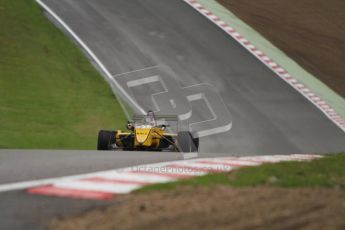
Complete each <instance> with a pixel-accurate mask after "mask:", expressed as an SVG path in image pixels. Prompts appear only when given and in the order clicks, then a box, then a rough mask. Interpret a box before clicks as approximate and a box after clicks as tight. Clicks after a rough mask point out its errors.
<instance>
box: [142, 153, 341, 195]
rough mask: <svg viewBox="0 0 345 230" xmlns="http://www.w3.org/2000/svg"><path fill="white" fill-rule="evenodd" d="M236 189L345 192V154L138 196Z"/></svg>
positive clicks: (214, 176)
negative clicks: (219, 187)
mask: <svg viewBox="0 0 345 230" xmlns="http://www.w3.org/2000/svg"><path fill="white" fill-rule="evenodd" d="M214 185H228V186H233V187H255V186H279V187H328V188H332V187H337V188H340V189H345V153H343V154H337V155H332V156H327V157H324V158H321V159H317V160H313V161H310V162H281V163H276V164H264V165H261V166H256V167H246V168H241V169H239V170H237V171H234V172H231V173H220V174H209V175H205V176H201V177H195V178H193V179H190V180H182V181H177V182H172V183H164V184H155V185H150V186H146V187H143V188H141V189H139V190H138V192H143V191H152V190H171V189H175V188H176V187H178V186H214Z"/></svg>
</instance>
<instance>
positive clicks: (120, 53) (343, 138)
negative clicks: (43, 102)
mask: <svg viewBox="0 0 345 230" xmlns="http://www.w3.org/2000/svg"><path fill="white" fill-rule="evenodd" d="M44 3H45V4H47V5H48V6H49V7H50V8H51V9H52V10H53V11H54V12H55V13H57V15H58V16H59V17H61V18H62V19H63V20H64V21H65V22H66V23H67V25H68V26H70V27H71V28H72V29H73V31H74V32H75V33H76V34H77V35H78V36H79V37H80V38H81V39H82V40H83V41H84V42H85V43H86V44H87V45H88V46H89V48H90V49H91V50H92V51H93V52H94V53H95V54H96V56H97V57H98V58H99V59H100V60H101V61H102V62H103V64H104V65H105V66H106V67H107V69H108V70H109V71H110V72H111V74H112V75H114V77H115V78H117V77H118V75H119V74H123V73H127V72H130V71H135V70H141V69H143V68H151V67H154V66H168V67H169V68H170V69H172V70H173V71H174V72H175V73H176V77H177V78H178V80H179V82H180V84H181V87H188V86H191V85H196V84H205V83H206V84H211V85H213V87H214V88H216V89H217V92H218V93H219V95H220V96H221V98H222V100H223V101H224V103H225V105H226V108H227V110H228V111H229V112H230V114H231V117H229V120H231V122H232V128H231V129H230V130H229V131H228V132H225V133H222V134H216V135H212V136H208V137H203V138H202V139H201V153H200V155H199V156H200V157H203V156H205V157H206V156H208V157H212V156H219V155H222V154H221V153H236V154H246V155H247V154H256V155H257V154H265V155H266V154H290V153H332V152H339V151H344V150H345V134H344V133H343V132H342V131H341V130H340V129H339V128H338V127H337V126H335V125H334V124H333V123H332V122H331V121H330V120H328V118H326V116H324V115H323V114H322V113H321V112H320V111H319V110H318V109H317V108H316V107H314V106H313V105H312V104H311V103H310V102H309V101H307V100H306V99H305V98H304V97H302V96H301V95H300V94H299V93H298V92H296V91H295V90H294V89H292V88H291V87H290V86H289V85H288V84H286V83H285V82H283V81H282V80H281V79H279V78H278V77H277V76H275V75H274V74H273V73H272V72H271V71H270V70H269V69H268V68H267V67H265V66H264V65H263V64H261V63H260V62H259V61H258V60H256V58H255V57H253V56H252V55H251V54H250V53H249V52H247V51H246V50H244V49H243V48H242V47H241V46H240V45H239V44H238V43H237V42H236V41H234V40H233V39H232V38H230V37H229V36H228V35H226V34H225V33H224V32H223V31H221V30H220V29H219V28H217V27H216V26H215V25H213V24H212V23H211V22H210V21H208V19H206V18H204V17H203V16H202V15H200V14H199V13H197V12H196V11H195V10H194V9H192V8H191V7H190V6H188V5H187V4H186V3H184V2H183V1H182V0H169V1H161V0H140V1H139V0H131V1H128V0H98V1H93V0H44ZM149 71H151V70H149ZM139 73H145V74H151V73H147V72H145V71H143V72H140V71H139ZM123 76H126V75H123ZM118 79H120V78H118ZM156 91H157V89H155V87H154V86H150V87H149V88H145V89H139V90H137V91H136V92H135V94H134V97H135V99H136V100H138V101H139V102H140V103H141V105H142V106H143V107H144V109H150V108H152V102H151V101H145V98H146V95H147V94H148V93H152V92H156ZM143 98H144V99H143ZM177 102H178V103H182V102H180V101H177ZM198 106H199V105H194V108H193V109H195V108H196V107H198ZM199 108H202V105H200V107H199ZM193 116H194V118H196V119H197V120H198V119H199V120H202V119H206V118H207V117H208V116H209V114H208V113H207V112H205V111H203V110H202V109H199V110H198V109H195V110H194V111H193ZM211 152H212V153H213V154H208V153H211ZM0 157H1V159H0V166H1V167H0V184H3V183H10V182H18V181H24V180H34V179H42V178H49V177H57V176H64V175H73V174H79V173H86V172H92V171H98V170H106V169H114V168H121V167H125V166H130V165H137V164H143V163H153V162H159V161H169V160H176V159H181V155H180V154H175V153H172V154H170V153H148V152H147V153H135V152H130V153H120V152H115V153H114V152H84V151H70V152H63V151H61V152H55V151H30V152H27V153H25V154H24V153H23V152H20V151H19V152H16V151H14V152H11V151H1V152H0ZM0 201H1V202H0V229H39V228H43V226H44V225H45V224H47V223H48V221H49V219H50V218H53V217H56V216H60V215H68V214H74V213H78V212H80V211H82V210H86V209H88V208H90V207H95V206H103V205H109V204H110V203H109V202H107V203H103V202H94V201H79V200H70V199H62V198H49V197H41V196H33V195H28V194H26V193H25V192H24V191H15V192H5V193H1V194H0ZM113 202H114V203H116V201H113Z"/></svg>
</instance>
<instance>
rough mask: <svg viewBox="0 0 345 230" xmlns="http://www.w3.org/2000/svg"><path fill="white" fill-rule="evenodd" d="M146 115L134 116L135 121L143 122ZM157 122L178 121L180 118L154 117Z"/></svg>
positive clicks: (172, 116)
mask: <svg viewBox="0 0 345 230" xmlns="http://www.w3.org/2000/svg"><path fill="white" fill-rule="evenodd" d="M145 117H146V115H134V117H133V120H142V119H144V118H145ZM154 118H155V119H156V120H165V121H178V116H176V115H156V114H155V115H154Z"/></svg>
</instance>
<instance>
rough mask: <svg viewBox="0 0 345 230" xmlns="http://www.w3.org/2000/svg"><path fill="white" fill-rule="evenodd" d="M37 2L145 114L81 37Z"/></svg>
mask: <svg viewBox="0 0 345 230" xmlns="http://www.w3.org/2000/svg"><path fill="white" fill-rule="evenodd" d="M36 2H37V3H38V4H39V5H40V6H41V7H42V8H43V9H45V10H46V11H47V12H48V13H49V14H50V15H51V16H52V17H53V18H54V19H55V20H56V21H57V22H59V23H60V25H61V26H62V27H64V29H65V30H66V31H67V32H68V33H70V34H71V35H72V37H73V38H74V39H75V40H76V41H77V42H78V43H79V44H80V46H81V47H82V48H83V49H84V50H85V51H86V52H87V53H88V55H90V57H91V58H92V59H93V60H94V61H95V62H96V63H97V65H98V66H99V68H100V69H101V70H102V71H103V72H104V74H105V75H106V77H107V80H108V81H109V82H111V83H112V84H113V85H114V86H115V87H116V88H117V89H118V90H119V91H120V92H121V93H122V94H123V95H124V96H125V97H126V98H127V99H128V100H129V102H130V103H131V104H132V105H133V106H134V107H135V108H136V109H138V110H139V111H140V112H141V113H142V114H145V113H146V112H145V110H144V109H143V108H142V107H141V106H140V105H139V104H138V103H137V102H136V101H135V100H134V99H133V98H131V97H130V96H129V94H128V93H127V92H126V91H125V90H124V89H123V88H122V87H121V85H120V84H119V83H118V82H117V81H115V79H114V78H113V77H112V75H111V74H110V72H109V71H108V69H107V68H106V67H105V66H104V65H103V63H102V62H101V61H100V60H99V59H98V57H97V56H96V55H95V54H94V53H93V52H92V51H91V49H90V48H89V47H88V46H87V45H86V44H85V43H84V42H83V40H81V38H80V37H79V36H78V35H77V34H76V33H74V31H73V30H72V29H71V28H70V27H69V26H68V25H67V24H66V23H65V22H64V21H63V20H62V19H61V18H60V17H59V16H58V15H57V14H56V13H55V12H54V11H53V10H52V9H50V8H49V7H48V6H47V5H46V4H44V3H43V2H42V1H41V0H36Z"/></svg>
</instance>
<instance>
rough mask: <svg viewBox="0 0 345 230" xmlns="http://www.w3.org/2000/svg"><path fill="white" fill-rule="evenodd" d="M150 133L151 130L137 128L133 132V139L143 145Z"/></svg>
mask: <svg viewBox="0 0 345 230" xmlns="http://www.w3.org/2000/svg"><path fill="white" fill-rule="evenodd" d="M150 131H151V128H137V129H136V130H135V138H136V139H137V142H138V143H139V144H141V145H144V144H145V142H147V140H148V139H149V135H150Z"/></svg>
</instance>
